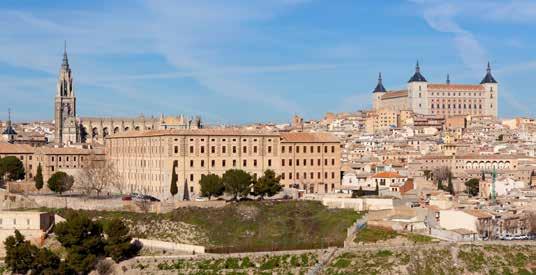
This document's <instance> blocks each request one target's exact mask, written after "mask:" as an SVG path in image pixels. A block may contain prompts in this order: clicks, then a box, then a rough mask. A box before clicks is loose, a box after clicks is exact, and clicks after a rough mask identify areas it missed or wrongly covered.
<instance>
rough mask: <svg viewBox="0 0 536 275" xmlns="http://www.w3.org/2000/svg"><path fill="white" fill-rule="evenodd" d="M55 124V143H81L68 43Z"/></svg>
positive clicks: (59, 87)
mask: <svg viewBox="0 0 536 275" xmlns="http://www.w3.org/2000/svg"><path fill="white" fill-rule="evenodd" d="M54 123H55V130H56V131H55V134H54V135H55V141H54V142H55V143H56V144H59V145H67V144H72V143H78V142H80V129H79V125H78V121H77V119H76V96H75V95H74V88H73V77H72V75H71V68H70V67H69V60H68V59H67V43H65V46H64V50H63V63H62V64H61V68H60V73H59V76H58V84H57V86H56V100H55V107H54Z"/></svg>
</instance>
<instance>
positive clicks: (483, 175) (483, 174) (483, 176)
mask: <svg viewBox="0 0 536 275" xmlns="http://www.w3.org/2000/svg"><path fill="white" fill-rule="evenodd" d="M485 180H486V173H484V171H482V181H485Z"/></svg>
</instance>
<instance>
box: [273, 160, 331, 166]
mask: <svg viewBox="0 0 536 275" xmlns="http://www.w3.org/2000/svg"><path fill="white" fill-rule="evenodd" d="M287 163H288V166H292V159H289V160H288V162H286V161H285V159H282V160H281V166H285V165H286V164H287ZM321 163H322V162H321V161H320V159H317V160H316V165H318V166H320V165H321ZM302 164H303V166H307V160H306V159H304V160H303V162H302ZM309 165H310V166H313V165H315V161H314V159H310V160H309ZM331 165H335V159H331ZM296 166H300V160H299V159H296ZM324 166H328V159H324Z"/></svg>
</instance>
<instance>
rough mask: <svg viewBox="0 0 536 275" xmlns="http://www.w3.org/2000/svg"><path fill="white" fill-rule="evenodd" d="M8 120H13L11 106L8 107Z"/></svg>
mask: <svg viewBox="0 0 536 275" xmlns="http://www.w3.org/2000/svg"><path fill="white" fill-rule="evenodd" d="M7 120H9V121H11V108H7Z"/></svg>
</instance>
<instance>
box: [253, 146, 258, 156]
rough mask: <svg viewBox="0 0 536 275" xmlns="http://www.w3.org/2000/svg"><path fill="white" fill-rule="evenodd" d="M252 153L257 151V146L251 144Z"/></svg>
mask: <svg viewBox="0 0 536 275" xmlns="http://www.w3.org/2000/svg"><path fill="white" fill-rule="evenodd" d="M253 153H254V154H256V153H257V146H253Z"/></svg>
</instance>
